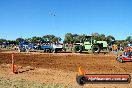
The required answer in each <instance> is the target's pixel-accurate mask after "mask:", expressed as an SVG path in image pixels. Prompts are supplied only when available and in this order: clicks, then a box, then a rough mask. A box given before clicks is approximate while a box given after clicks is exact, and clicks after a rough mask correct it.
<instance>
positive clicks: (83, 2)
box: [0, 0, 132, 40]
mask: <svg viewBox="0 0 132 88" xmlns="http://www.w3.org/2000/svg"><path fill="white" fill-rule="evenodd" d="M69 32H70V33H73V34H87V35H90V34H92V33H96V32H97V33H100V34H105V35H107V36H108V35H113V36H114V37H115V38H116V39H118V40H120V39H125V38H126V37H127V36H132V0H0V38H4V39H11V40H15V39H16V38H18V37H22V38H31V37H33V36H43V35H47V34H53V35H55V36H58V37H61V38H64V36H65V34H66V33H69Z"/></svg>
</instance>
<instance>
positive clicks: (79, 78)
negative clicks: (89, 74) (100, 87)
mask: <svg viewBox="0 0 132 88" xmlns="http://www.w3.org/2000/svg"><path fill="white" fill-rule="evenodd" d="M76 81H77V83H78V84H79V85H84V84H85V83H86V78H85V77H84V76H83V75H80V76H77V77H76Z"/></svg>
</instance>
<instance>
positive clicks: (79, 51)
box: [74, 45, 82, 53]
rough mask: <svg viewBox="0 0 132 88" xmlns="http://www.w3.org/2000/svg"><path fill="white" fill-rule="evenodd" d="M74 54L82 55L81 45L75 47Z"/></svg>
mask: <svg viewBox="0 0 132 88" xmlns="http://www.w3.org/2000/svg"><path fill="white" fill-rule="evenodd" d="M74 52H75V53H81V52H82V46H80V45H77V46H75V47H74Z"/></svg>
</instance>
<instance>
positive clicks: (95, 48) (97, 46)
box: [92, 45, 100, 54]
mask: <svg viewBox="0 0 132 88" xmlns="http://www.w3.org/2000/svg"><path fill="white" fill-rule="evenodd" d="M92 52H93V53H98V54H99V53H100V47H99V45H93V46H92Z"/></svg>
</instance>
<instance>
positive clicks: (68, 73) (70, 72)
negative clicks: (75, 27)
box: [0, 53, 132, 88]
mask: <svg viewBox="0 0 132 88" xmlns="http://www.w3.org/2000/svg"><path fill="white" fill-rule="evenodd" d="M115 58H116V56H114V55H113V54H105V55H103V54H100V55H98V54H97V55H93V54H72V53H58V54H39V53H14V59H15V65H16V66H22V67H26V66H32V67H34V68H35V70H34V71H29V72H25V73H22V74H20V75H17V76H21V77H25V79H26V78H27V79H31V80H36V81H40V82H43V83H52V82H53V83H64V84H67V83H69V84H73V85H74V84H76V82H75V75H76V73H77V72H78V67H79V66H82V67H83V68H84V69H86V70H87V73H89V74H91V73H94V74H101V73H103V74H110V73H116V74H130V75H132V63H131V62H126V63H119V62H117V61H116V59H115ZM4 63H6V64H10V63H11V53H0V64H4ZM48 69H49V70H48ZM46 72H47V74H46ZM50 72H51V73H50ZM41 73H42V74H41ZM31 74H32V75H34V76H36V77H34V76H33V78H30V77H31ZM58 74H60V75H59V76H58ZM28 76H29V77H28ZM46 76H47V77H49V78H47V79H46V78H45V79H42V77H46ZM52 76H54V77H56V78H57V77H59V79H56V78H54V77H52ZM67 77H68V78H67ZM40 78H41V79H40ZM53 78H54V80H52V81H49V79H53ZM47 80H48V81H47ZM60 80H61V81H60ZM67 80H69V81H68V82H67ZM96 85H97V84H96ZM130 85H131V84H129V85H128V87H126V85H125V87H126V88H131V87H129V86H130ZM97 86H98V85H97ZM102 86H103V85H100V87H99V88H103V87H102ZM91 87H92V86H91ZM104 87H108V85H106V86H104ZM118 87H119V88H121V86H120V85H118ZM118 87H117V86H116V85H114V86H113V88H118ZM125 87H122V88H125ZM94 88H95V87H94ZM97 88H98V87H97Z"/></svg>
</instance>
